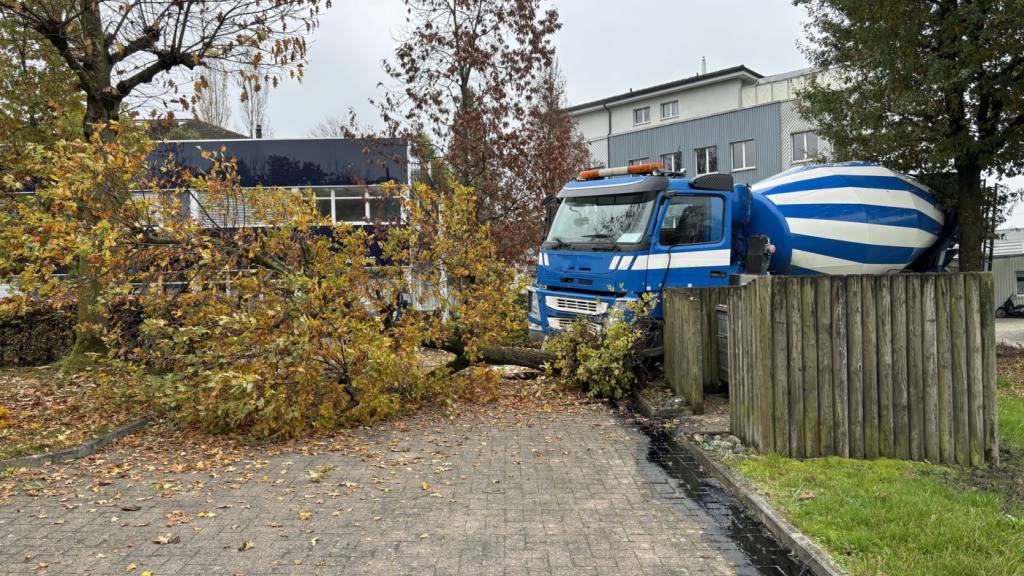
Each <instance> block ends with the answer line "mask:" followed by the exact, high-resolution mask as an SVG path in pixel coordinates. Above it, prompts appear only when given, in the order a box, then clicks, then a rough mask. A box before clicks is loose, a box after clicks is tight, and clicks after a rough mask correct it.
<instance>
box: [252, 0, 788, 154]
mask: <svg viewBox="0 0 1024 576" xmlns="http://www.w3.org/2000/svg"><path fill="white" fill-rule="evenodd" d="M553 4H554V5H555V6H556V7H557V8H558V11H559V14H560V16H561V21H562V25H563V27H562V30H561V31H560V32H559V33H558V34H557V36H556V37H555V45H556V48H557V50H558V58H559V61H560V62H561V65H562V71H563V73H564V74H565V76H566V79H567V81H568V84H567V92H568V97H569V101H570V103H579V102H584V101H587V100H594V99H597V98H602V97H604V96H610V95H611V94H614V93H618V92H624V91H627V90H629V89H630V88H642V87H645V86H649V85H651V84H658V83H662V82H668V81H671V80H676V79H679V78H683V77H686V76H691V75H693V74H695V73H696V72H698V71H699V69H700V59H701V56H704V57H705V58H707V61H708V70H715V69H718V68H726V67H729V66H734V65H737V64H745V65H746V66H747V67H749V68H751V69H753V70H756V71H757V72H760V73H762V74H775V73H779V72H786V71H789V70H793V69H796V68H802V67H804V66H806V65H807V64H806V61H805V60H804V58H803V56H802V55H801V54H800V53H799V51H798V50H797V48H796V40H797V38H798V37H799V36H800V35H801V19H802V17H803V13H802V12H803V11H802V10H801V9H797V8H794V7H793V6H792V5H791V4H790V2H788V1H787V0H674V1H673V0H631V1H629V2H623V1H618V0H599V1H595V0H587V1H585V0H562V1H556V2H553ZM404 15H405V14H404V10H403V9H402V2H401V0H376V1H366V0H335V2H334V7H333V8H331V9H330V10H328V11H327V13H326V15H325V16H324V17H323V18H322V19H321V23H320V24H321V27H320V29H319V30H318V31H317V33H316V35H315V36H314V37H313V46H312V48H311V50H310V54H309V66H308V68H307V71H306V77H305V80H304V81H303V82H302V83H301V84H299V83H298V82H285V83H284V84H283V85H282V86H281V87H280V88H278V89H277V90H274V91H273V92H272V93H271V95H270V124H271V126H272V127H273V131H274V136H276V137H297V136H305V135H307V134H308V133H309V130H310V129H311V128H312V127H313V126H314V125H315V124H316V123H317V122H319V121H321V120H323V119H324V118H325V117H327V116H331V115H334V116H345V115H346V111H347V110H348V108H350V107H351V108H354V109H355V110H356V112H357V113H358V115H359V116H360V119H361V120H363V121H366V122H369V121H371V120H373V117H374V116H375V114H374V112H373V109H372V108H371V107H370V106H369V105H368V104H367V100H368V99H369V98H372V97H374V96H375V95H377V94H379V89H378V87H377V86H378V83H380V82H386V81H387V78H386V77H385V75H384V73H383V71H382V70H381V65H380V62H381V59H383V58H389V57H391V55H392V53H393V51H394V49H395V46H396V42H395V38H396V36H398V35H399V34H400V32H401V27H402V26H403V23H404ZM738 16H739V17H738Z"/></svg>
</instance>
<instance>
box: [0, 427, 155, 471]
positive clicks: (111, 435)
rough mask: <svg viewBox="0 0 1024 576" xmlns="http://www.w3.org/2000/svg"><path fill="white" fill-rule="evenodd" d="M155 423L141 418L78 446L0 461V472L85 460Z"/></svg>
mask: <svg viewBox="0 0 1024 576" xmlns="http://www.w3.org/2000/svg"><path fill="white" fill-rule="evenodd" d="M154 421H155V418H153V417H152V416H146V417H145V418H140V419H139V420H136V421H134V422H129V423H128V424H125V425H124V426H121V427H119V428H116V429H114V430H111V431H110V432H107V433H106V434H102V435H100V436H97V437H95V438H93V439H91V440H87V441H85V442H83V443H81V444H79V445H78V446H72V447H70V448H62V449H60V450H55V451H53V452H47V453H46V454H33V455H32V456H18V457H17V458H10V459H8V460H0V470H6V469H8V468H41V467H43V466H47V465H49V464H59V463H61V462H68V461H69V460H77V459H79V458H85V457H86V456H91V455H92V454H95V453H96V451H97V450H99V449H100V448H102V447H104V446H106V445H108V444H110V443H112V442H115V441H117V440H120V439H121V438H124V437H125V436H129V435H131V434H134V433H136V432H138V431H139V430H142V429H143V428H145V427H147V426H149V425H150V424H152V423H153V422H154Z"/></svg>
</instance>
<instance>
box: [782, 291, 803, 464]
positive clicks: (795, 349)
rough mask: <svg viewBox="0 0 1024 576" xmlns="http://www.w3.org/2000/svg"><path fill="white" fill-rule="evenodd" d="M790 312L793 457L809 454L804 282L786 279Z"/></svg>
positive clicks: (790, 409) (787, 306) (790, 410)
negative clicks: (805, 393)
mask: <svg viewBox="0 0 1024 576" xmlns="http://www.w3.org/2000/svg"><path fill="white" fill-rule="evenodd" d="M786 311H787V314H788V315H789V326H788V340H789V354H788V356H789V455H790V456H792V457H794V458H800V457H803V456H805V455H806V454H807V452H806V450H805V444H804V441H805V438H804V362H803V326H802V324H803V323H802V322H801V317H800V312H801V310H800V278H798V277H797V278H787V279H786Z"/></svg>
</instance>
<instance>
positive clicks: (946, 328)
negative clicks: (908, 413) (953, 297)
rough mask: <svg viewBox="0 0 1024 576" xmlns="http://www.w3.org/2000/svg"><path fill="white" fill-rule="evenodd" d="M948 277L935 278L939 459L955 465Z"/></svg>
mask: <svg viewBox="0 0 1024 576" xmlns="http://www.w3.org/2000/svg"><path fill="white" fill-rule="evenodd" d="M951 310H952V308H951V304H950V294H949V276H948V275H946V274H939V275H938V276H936V279H935V333H936V337H937V338H938V341H937V344H938V348H937V352H936V354H937V356H938V357H939V381H938V386H939V456H940V460H941V461H942V463H943V464H955V463H956V444H955V443H954V441H953V334H952V331H951V330H950V312H951Z"/></svg>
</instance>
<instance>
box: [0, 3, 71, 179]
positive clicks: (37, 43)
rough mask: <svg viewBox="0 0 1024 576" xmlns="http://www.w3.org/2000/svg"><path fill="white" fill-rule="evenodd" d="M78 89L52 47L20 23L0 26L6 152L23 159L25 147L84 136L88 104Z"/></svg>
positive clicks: (0, 134)
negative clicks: (31, 144) (83, 117)
mask: <svg viewBox="0 0 1024 576" xmlns="http://www.w3.org/2000/svg"><path fill="white" fill-rule="evenodd" d="M74 84H75V77H74V75H73V74H72V73H71V72H70V71H69V70H67V69H66V68H64V67H63V66H61V61H60V56H59V55H58V54H57V51H56V50H54V49H53V47H52V46H50V44H49V43H48V42H46V41H44V40H42V39H41V38H39V36H38V35H37V34H35V33H34V32H32V31H31V30H25V29H24V28H23V27H21V26H20V25H19V24H18V23H17V22H15V21H11V20H7V19H4V20H2V21H0V142H3V143H4V144H5V146H4V149H5V150H8V151H10V152H11V153H12V154H14V155H17V154H18V149H20V148H21V147H22V146H23V145H24V144H27V143H31V142H35V143H46V142H50V141H53V140H57V139H60V138H66V137H68V136H73V135H74V134H75V133H76V132H80V131H81V128H80V127H81V121H82V111H83V108H84V106H83V104H84V102H83V99H82V97H81V94H80V93H79V92H78V91H77V90H76V89H75V88H74ZM11 147H13V149H12V148H11ZM0 165H3V166H6V167H9V166H11V165H12V164H10V163H7V162H3V163H0ZM0 170H2V168H0Z"/></svg>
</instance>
